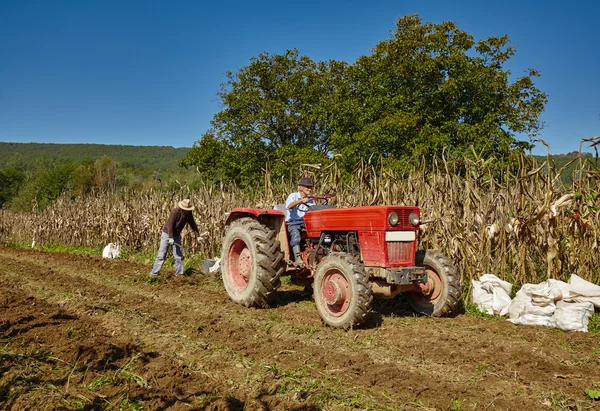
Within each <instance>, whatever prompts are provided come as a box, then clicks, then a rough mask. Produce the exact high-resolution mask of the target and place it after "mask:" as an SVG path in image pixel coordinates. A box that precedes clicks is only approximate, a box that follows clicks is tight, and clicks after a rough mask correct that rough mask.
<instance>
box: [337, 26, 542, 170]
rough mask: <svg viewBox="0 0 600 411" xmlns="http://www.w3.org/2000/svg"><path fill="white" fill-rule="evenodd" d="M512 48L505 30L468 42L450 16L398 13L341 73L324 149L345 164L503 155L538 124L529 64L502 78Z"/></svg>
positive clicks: (538, 96) (536, 95) (523, 145)
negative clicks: (435, 20)
mask: <svg viewBox="0 0 600 411" xmlns="http://www.w3.org/2000/svg"><path fill="white" fill-rule="evenodd" d="M514 53H515V48H514V47H512V46H510V45H509V38H508V37H507V36H503V37H490V38H488V39H485V40H481V41H479V42H477V43H475V40H474V38H473V36H472V35H470V34H468V33H466V32H464V31H461V30H459V29H458V27H457V26H456V24H455V23H453V22H445V23H442V24H430V23H427V24H423V23H422V22H421V19H420V18H419V17H418V16H416V15H411V16H405V17H403V18H400V19H399V20H398V22H397V28H396V31H395V32H394V33H393V34H392V36H391V38H390V39H388V40H385V41H382V42H380V43H379V44H377V46H376V47H375V48H374V50H373V54H371V55H369V56H362V57H360V58H359V59H358V60H357V61H356V63H355V64H354V65H353V66H352V67H351V68H350V70H349V71H348V76H349V81H350V83H351V84H352V87H349V88H347V89H346V92H345V93H343V94H340V95H338V98H339V100H338V102H339V104H336V105H335V107H336V108H338V109H340V111H339V112H337V113H336V114H335V116H334V117H335V119H336V122H335V124H334V128H335V134H334V135H333V137H332V139H331V150H332V151H335V152H338V153H340V154H343V155H344V157H345V158H346V160H347V161H350V162H352V163H353V162H356V161H358V160H360V159H361V158H365V157H367V156H370V155H371V154H374V153H380V154H382V155H383V156H384V157H389V158H392V159H393V160H396V161H397V160H400V161H402V160H403V161H414V160H415V159H416V158H419V157H421V156H427V157H431V156H433V155H441V154H442V153H443V152H444V151H446V152H447V153H451V154H456V155H459V156H465V155H466V156H469V155H470V153H472V152H473V151H475V152H476V153H477V154H478V155H479V156H483V157H489V156H492V155H493V156H497V157H500V158H507V157H508V156H510V154H511V152H512V150H514V149H517V148H526V147H528V143H523V142H518V141H517V140H516V139H515V138H514V136H515V135H516V133H523V132H525V133H529V134H530V135H531V136H533V135H535V134H536V133H537V132H538V131H539V130H540V129H541V127H542V125H541V124H540V122H539V116H540V114H541V112H542V111H543V109H544V105H545V103H546V101H547V100H546V95H545V94H544V93H542V92H541V91H540V90H539V89H537V88H536V87H535V86H534V83H533V78H534V77H536V76H538V75H539V74H538V73H537V72H536V71H535V70H529V73H528V75H526V76H522V77H519V78H517V79H516V80H515V81H514V82H511V81H510V75H511V72H510V71H508V70H504V69H503V66H504V64H505V63H506V62H507V61H508V60H509V59H510V57H512V56H513V55H514ZM472 148H474V150H472Z"/></svg>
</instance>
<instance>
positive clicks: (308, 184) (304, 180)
mask: <svg viewBox="0 0 600 411" xmlns="http://www.w3.org/2000/svg"><path fill="white" fill-rule="evenodd" d="M298 185H299V186H304V187H312V186H313V182H312V179H311V178H310V177H302V178H301V179H300V181H299V182H298Z"/></svg>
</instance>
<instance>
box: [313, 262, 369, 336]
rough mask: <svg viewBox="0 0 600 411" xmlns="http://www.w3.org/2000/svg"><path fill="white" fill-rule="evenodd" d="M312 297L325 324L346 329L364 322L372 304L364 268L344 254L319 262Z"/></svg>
mask: <svg viewBox="0 0 600 411" xmlns="http://www.w3.org/2000/svg"><path fill="white" fill-rule="evenodd" d="M313 297H314V300H315V304H316V306H317V311H318V312H319V315H320V316H321V318H322V319H323V321H324V322H325V324H327V325H329V326H331V327H334V328H343V329H346V330H347V329H349V328H353V327H357V326H359V325H361V324H363V323H364V321H365V319H366V317H367V313H368V312H369V310H370V308H371V303H372V302H373V294H372V292H371V285H370V284H369V281H368V277H367V274H366V272H365V269H364V267H363V265H362V264H361V263H360V262H359V261H358V260H357V259H356V258H355V257H353V256H352V255H350V254H345V253H332V254H329V255H328V256H326V257H325V258H323V260H322V261H321V262H320V263H319V265H318V266H317V269H316V272H315V281H314V283H313Z"/></svg>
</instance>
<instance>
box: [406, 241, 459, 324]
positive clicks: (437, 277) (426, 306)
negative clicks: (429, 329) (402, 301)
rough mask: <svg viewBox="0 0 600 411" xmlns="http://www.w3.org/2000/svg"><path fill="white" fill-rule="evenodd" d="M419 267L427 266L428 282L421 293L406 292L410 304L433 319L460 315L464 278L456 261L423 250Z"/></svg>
mask: <svg viewBox="0 0 600 411" xmlns="http://www.w3.org/2000/svg"><path fill="white" fill-rule="evenodd" d="M415 262H416V265H417V266H421V267H425V271H426V272H427V283H425V284H421V285H420V286H421V291H417V292H409V293H406V298H407V299H408V303H409V304H410V306H411V307H412V309H413V310H415V311H416V312H417V313H419V314H423V315H430V316H432V317H449V316H452V315H454V314H456V312H457V310H458V308H459V305H460V297H461V292H460V279H459V277H458V270H457V269H456V267H455V266H454V264H453V263H452V261H451V260H450V259H449V258H448V257H446V256H444V255H443V254H442V253H440V252H439V251H434V250H420V251H418V252H417V255H416V259H415Z"/></svg>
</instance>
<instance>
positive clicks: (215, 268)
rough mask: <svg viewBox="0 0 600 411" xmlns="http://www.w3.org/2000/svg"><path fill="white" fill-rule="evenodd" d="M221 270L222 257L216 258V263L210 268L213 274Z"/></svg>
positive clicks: (209, 270)
mask: <svg viewBox="0 0 600 411" xmlns="http://www.w3.org/2000/svg"><path fill="white" fill-rule="evenodd" d="M220 270H221V259H220V258H216V259H215V263H214V264H213V265H212V266H211V267H210V268H209V269H208V272H209V273H211V274H213V273H217V272H219V271H220Z"/></svg>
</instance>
